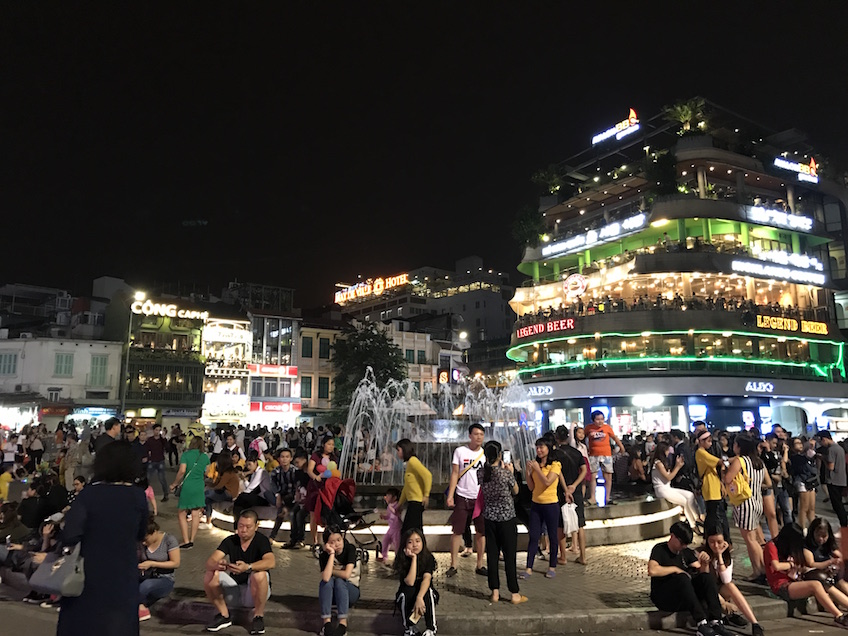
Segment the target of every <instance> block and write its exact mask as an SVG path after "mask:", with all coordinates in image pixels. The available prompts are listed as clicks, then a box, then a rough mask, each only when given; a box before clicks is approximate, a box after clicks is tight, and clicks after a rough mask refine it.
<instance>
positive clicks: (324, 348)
mask: <svg viewBox="0 0 848 636" xmlns="http://www.w3.org/2000/svg"><path fill="white" fill-rule="evenodd" d="M318 357H319V358H321V359H322V360H329V359H330V339H329V338H318Z"/></svg>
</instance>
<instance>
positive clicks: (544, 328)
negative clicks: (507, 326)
mask: <svg viewBox="0 0 848 636" xmlns="http://www.w3.org/2000/svg"><path fill="white" fill-rule="evenodd" d="M560 331H574V318H563V319H561V320H549V321H548V322H540V323H539V324H536V325H527V326H526V327H519V328H518V329H516V330H515V337H516V338H518V339H519V340H521V339H522V338H529V337H530V336H539V335H543V334H549V333H558V332H560Z"/></svg>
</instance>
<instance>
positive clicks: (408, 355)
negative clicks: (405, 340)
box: [403, 349, 415, 364]
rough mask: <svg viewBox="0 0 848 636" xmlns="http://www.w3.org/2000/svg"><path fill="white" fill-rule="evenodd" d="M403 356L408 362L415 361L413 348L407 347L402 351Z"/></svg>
mask: <svg viewBox="0 0 848 636" xmlns="http://www.w3.org/2000/svg"><path fill="white" fill-rule="evenodd" d="M403 357H404V359H405V360H406V361H407V362H408V363H409V364H413V363H414V362H415V349H407V350H406V351H404V356H403Z"/></svg>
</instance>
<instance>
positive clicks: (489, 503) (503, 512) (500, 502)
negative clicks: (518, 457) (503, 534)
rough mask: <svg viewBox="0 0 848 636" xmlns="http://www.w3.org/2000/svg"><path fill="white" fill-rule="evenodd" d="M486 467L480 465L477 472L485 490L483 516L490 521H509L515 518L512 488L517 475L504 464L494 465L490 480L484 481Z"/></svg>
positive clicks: (482, 488)
mask: <svg viewBox="0 0 848 636" xmlns="http://www.w3.org/2000/svg"><path fill="white" fill-rule="evenodd" d="M484 471H485V468H483V467H482V466H480V468H478V469H477V470H476V471H475V472H476V473H477V480H478V481H479V483H480V489H481V490H482V491H483V517H484V518H485V519H488V520H489V521H509V520H510V519H514V518H515V503H514V502H513V499H512V489H513V487H514V486H515V475H514V474H513V473H512V472H510V471H508V470H507V469H506V468H504V467H503V466H494V467H493V468H492V476H491V479H489V481H483V473H484Z"/></svg>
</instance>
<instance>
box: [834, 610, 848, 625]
mask: <svg viewBox="0 0 848 636" xmlns="http://www.w3.org/2000/svg"><path fill="white" fill-rule="evenodd" d="M833 622H834V623H836V624H837V625H839V626H840V627H848V612H845V613H844V614H843V615H842V616H840V617H839V618H834V619H833Z"/></svg>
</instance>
